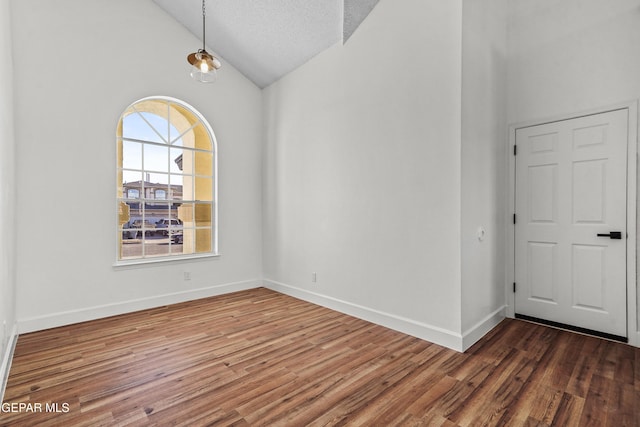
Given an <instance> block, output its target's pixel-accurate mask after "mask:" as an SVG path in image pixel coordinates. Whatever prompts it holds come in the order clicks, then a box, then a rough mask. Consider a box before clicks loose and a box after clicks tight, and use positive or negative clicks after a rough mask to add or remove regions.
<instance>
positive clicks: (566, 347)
mask: <svg viewBox="0 0 640 427" xmlns="http://www.w3.org/2000/svg"><path fill="white" fill-rule="evenodd" d="M4 402H5V404H6V403H16V402H30V403H32V404H36V403H41V404H42V405H43V412H42V413H21V414H11V413H0V425H7V426H36V425H37V426H39V427H42V426H53V425H55V426H99V425H104V426H113V425H117V426H125V425H140V426H147V425H157V426H169V425H184V426H204V425H223V426H228V425H236V426H246V425H249V426H260V425H265V426H280V425H282V426H324V425H364V426H416V425H424V426H455V425H460V426H466V425H474V426H475V425H507V426H547V425H557V426H580V427H583V426H598V427H602V426H616V427H620V426H639V425H640V349H635V348H633V347H630V346H627V345H625V344H620V343H615V342H610V341H605V340H602V339H598V338H592V337H587V336H583V335H578V334H574V333H569V332H564V331H560V330H556V329H551V328H548V327H544V326H539V325H534V324H531V323H526V322H523V321H519V320H505V321H504V322H502V323H501V324H500V325H499V326H498V327H496V328H495V329H494V330H493V331H492V332H491V333H489V334H488V335H487V336H486V337H484V338H483V339H482V340H481V341H480V342H478V343H477V344H476V345H475V346H473V347H472V348H471V349H470V350H468V351H467V352H466V353H464V354H461V353H457V352H455V351H452V350H448V349H445V348H443V347H440V346H438V345H435V344H431V343H428V342H425V341H422V340H419V339H417V338H413V337H411V336H408V335H404V334H401V333H399V332H395V331H392V330H389V329H386V328H384V327H381V326H377V325H374V324H371V323H368V322H365V321H363V320H359V319H355V318H353V317H349V316H346V315H343V314H340V313H337V312H335V311H331V310H328V309H326V308H322V307H318V306H315V305H313V304H309V303H306V302H303V301H300V300H297V299H294V298H291V297H288V296H285V295H281V294H278V293H276V292H273V291H270V290H267V289H255V290H250V291H243V292H237V293H233V294H229V295H223V296H218V297H213V298H208V299H203V300H198V301H192V302H188V303H183V304H177V305H172V306H168V307H162V308H157V309H152V310H146V311H141V312H137V313H132V314H126V315H122V316H116V317H112V318H107V319H101V320H96V321H92V322H86V323H81V324H77V325H71V326H66V327H61V328H56V329H51V330H47V331H41V332H35V333H31V334H26V335H22V336H20V337H19V340H18V343H17V347H16V351H15V358H14V360H13V365H12V367H11V372H10V376H9V382H8V386H7V390H6V394H5V398H4ZM46 403H49V404H51V403H58V404H59V405H60V406H59V407H58V408H59V410H63V409H64V408H65V406H64V405H62V404H64V403H66V404H68V405H69V410H68V412H67V413H63V412H60V413H51V412H49V413H47V412H44V411H45V408H46V407H45V404H46ZM5 406H6V405H5Z"/></svg>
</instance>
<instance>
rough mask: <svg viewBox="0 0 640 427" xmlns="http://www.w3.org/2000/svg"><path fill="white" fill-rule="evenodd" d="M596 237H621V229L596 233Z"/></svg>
mask: <svg viewBox="0 0 640 427" xmlns="http://www.w3.org/2000/svg"><path fill="white" fill-rule="evenodd" d="M598 237H608V238H610V239H618V240H619V239H622V231H612V232H611V233H608V234H598Z"/></svg>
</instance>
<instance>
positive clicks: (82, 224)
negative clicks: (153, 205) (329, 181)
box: [3, 0, 262, 331]
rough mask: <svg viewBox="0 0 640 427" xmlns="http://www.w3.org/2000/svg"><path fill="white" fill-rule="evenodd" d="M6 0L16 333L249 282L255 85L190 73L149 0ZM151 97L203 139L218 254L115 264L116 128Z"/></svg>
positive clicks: (230, 74) (187, 47)
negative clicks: (11, 46)
mask: <svg viewBox="0 0 640 427" xmlns="http://www.w3.org/2000/svg"><path fill="white" fill-rule="evenodd" d="M12 7H13V19H14V21H13V22H14V24H15V25H14V28H13V37H14V42H15V45H16V46H18V47H19V49H16V51H15V52H14V61H15V67H16V70H18V72H17V73H16V81H15V98H16V138H17V144H18V148H17V190H18V217H17V233H18V239H17V241H18V243H17V282H18V291H17V292H18V294H17V300H18V307H17V311H18V318H19V321H20V325H21V331H27V330H33V329H40V328H44V327H50V326H56V325H59V324H63V323H70V322H76V321H79V320H87V319H90V318H95V317H101V316H105V315H109V314H115V313H121V312H126V311H130V310H134V309H139V308H144V307H149V306H155V305H159V304H165V303H171V302H176V301H180V300H186V299H191V298H196V297H202V296H207V295H213V294H216V293H220V292H224V291H228V290H233V289H240V288H246V287H254V286H258V285H259V283H260V282H259V279H260V277H261V263H262V261H261V248H260V244H261V184H260V179H261V175H260V173H261V169H260V168H261V162H260V159H261V140H262V136H261V131H262V128H261V125H262V115H261V92H260V90H259V89H258V88H257V87H256V86H255V85H253V84H252V83H251V82H249V81H248V80H247V79H246V78H244V77H243V76H242V75H241V74H240V73H238V72H237V71H236V70H234V69H233V68H232V67H231V66H229V65H228V64H224V65H223V68H222V70H221V72H220V75H219V79H218V82H217V83H216V84H214V85H201V84H198V83H196V82H193V81H191V79H190V77H189V75H188V67H189V66H188V64H187V62H186V55H187V54H188V53H190V52H192V51H194V50H195V49H197V48H198V47H199V46H200V45H199V43H200V41H199V40H198V39H197V38H195V37H193V36H192V35H191V34H190V33H188V32H187V30H186V29H184V28H183V27H182V26H181V25H180V24H178V23H176V22H175V20H173V19H172V18H171V17H169V16H168V15H167V14H165V12H164V11H162V10H161V9H160V8H159V7H158V6H156V5H155V4H154V3H152V1H151V0H138V1H130V0H110V1H104V0H58V1H55V2H52V1H48V0H18V1H13V2H12ZM3 28H4V27H3ZM34 58H36V59H37V61H38V62H42V63H43V64H45V65H46V67H45V68H44V69H43V71H39V70H38V68H37V67H34V66H33V65H34V62H35V59H34ZM150 95H167V96H173V97H176V98H179V99H182V100H183V101H185V102H187V103H189V104H191V105H192V106H193V107H195V108H196V109H197V110H199V111H200V112H201V113H202V114H203V115H204V117H205V118H206V119H207V120H208V121H209V123H210V124H211V126H212V128H213V130H214V132H215V134H216V137H217V140H218V147H219V180H220V181H219V194H220V206H219V225H220V230H219V231H220V240H219V242H220V244H219V248H220V252H221V256H220V257H219V258H215V259H205V260H198V261H186V262H176V261H174V262H171V263H164V264H157V265H146V266H140V267H136V268H118V269H115V268H114V267H113V266H112V264H113V262H114V261H115V253H116V250H115V245H116V232H115V229H116V218H115V182H116V181H115V148H116V142H115V131H116V124H117V122H118V119H119V116H120V114H121V113H122V111H123V110H124V109H125V108H126V107H127V106H128V105H129V104H130V103H131V102H133V101H135V100H138V99H140V98H143V97H146V96H150ZM185 270H189V271H190V272H191V281H188V282H185V281H183V271H185Z"/></svg>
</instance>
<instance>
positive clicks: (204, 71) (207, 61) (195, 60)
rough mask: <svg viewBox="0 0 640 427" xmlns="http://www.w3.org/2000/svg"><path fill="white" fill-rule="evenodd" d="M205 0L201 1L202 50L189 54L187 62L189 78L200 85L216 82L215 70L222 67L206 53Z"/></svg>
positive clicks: (216, 59) (214, 58)
mask: <svg viewBox="0 0 640 427" xmlns="http://www.w3.org/2000/svg"><path fill="white" fill-rule="evenodd" d="M205 24H206V13H205V0H202V49H198V51H197V52H195V53H191V54H189V56H187V61H189V64H191V77H193V79H194V80H197V81H199V82H201V83H213V82H214V81H215V80H216V70H218V68H220V67H221V66H222V64H221V63H220V61H219V60H218V58H216V57H215V56H213V55H211V54H210V53H209V52H207V50H206V48H205V45H206V41H205Z"/></svg>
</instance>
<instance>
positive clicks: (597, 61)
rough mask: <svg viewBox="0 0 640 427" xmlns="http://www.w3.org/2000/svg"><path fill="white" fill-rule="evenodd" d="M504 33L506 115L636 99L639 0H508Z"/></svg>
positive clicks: (639, 92)
mask: <svg viewBox="0 0 640 427" xmlns="http://www.w3.org/2000/svg"><path fill="white" fill-rule="evenodd" d="M508 35H509V47H508V52H509V76H508V93H509V100H508V111H509V114H508V121H509V123H512V124H515V123H521V122H532V121H536V120H541V119H550V118H555V117H558V116H564V115H571V114H575V113H581V112H585V111H594V110H598V109H601V108H606V107H609V106H611V105H615V104H620V103H626V102H628V101H633V100H638V99H640V50H639V48H638V46H640V0H617V1H614V2H604V1H601V0H570V1H567V0H541V1H535V2H532V1H529V0H516V1H509V32H508ZM637 294H640V293H637ZM636 306H637V307H640V304H637V305H636ZM638 317H639V318H640V313H638ZM638 340H640V335H639V337H638ZM639 342H640V341H639Z"/></svg>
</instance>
